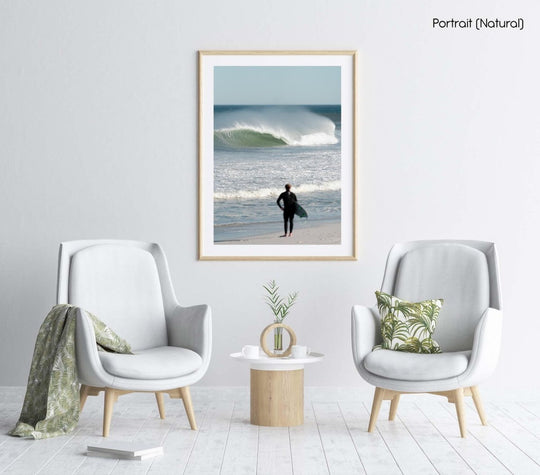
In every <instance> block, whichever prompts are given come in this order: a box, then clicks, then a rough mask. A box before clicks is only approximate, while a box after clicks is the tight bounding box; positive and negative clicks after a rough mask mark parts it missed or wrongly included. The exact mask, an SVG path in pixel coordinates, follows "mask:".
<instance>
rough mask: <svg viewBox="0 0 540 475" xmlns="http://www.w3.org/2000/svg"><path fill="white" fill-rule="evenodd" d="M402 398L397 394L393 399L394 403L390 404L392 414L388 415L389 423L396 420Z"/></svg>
mask: <svg viewBox="0 0 540 475" xmlns="http://www.w3.org/2000/svg"><path fill="white" fill-rule="evenodd" d="M400 396H401V395H400V394H396V395H395V396H394V397H393V398H392V402H391V403H390V413H389V414H388V420H389V421H393V420H394V419H395V418H396V413H397V408H398V405H399V397H400Z"/></svg>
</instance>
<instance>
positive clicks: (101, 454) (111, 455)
mask: <svg viewBox="0 0 540 475" xmlns="http://www.w3.org/2000/svg"><path fill="white" fill-rule="evenodd" d="M86 455H87V456H88V457H103V458H110V459H122V460H146V459H150V458H152V457H158V456H159V455H163V450H160V451H157V452H150V453H147V454H144V455H125V454H120V453H117V454H115V453H113V452H96V451H94V450H88V451H87V452H86Z"/></svg>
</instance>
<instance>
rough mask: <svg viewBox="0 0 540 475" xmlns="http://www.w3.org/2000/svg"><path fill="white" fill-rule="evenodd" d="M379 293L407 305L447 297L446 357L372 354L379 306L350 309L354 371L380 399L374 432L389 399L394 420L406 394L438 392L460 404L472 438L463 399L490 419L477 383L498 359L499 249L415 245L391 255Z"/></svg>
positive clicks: (441, 325)
mask: <svg viewBox="0 0 540 475" xmlns="http://www.w3.org/2000/svg"><path fill="white" fill-rule="evenodd" d="M381 291H382V292H385V293H388V294H391V295H394V296H396V297H398V298H400V299H403V300H407V301H409V302H419V301H422V300H428V299H439V298H442V299H444V305H443V307H442V309H441V312H440V316H439V319H438V323H437V327H436V329H435V332H434V334H433V338H434V339H435V340H436V341H437V342H438V343H439V344H440V346H441V349H442V351H443V353H441V354H419V353H405V352H401V351H392V350H376V351H372V348H373V346H374V345H376V344H379V343H380V342H381V339H382V338H381V334H380V333H381V330H380V326H381V323H380V317H379V312H378V309H377V307H376V306H375V307H364V306H360V305H356V306H354V307H353V309H352V348H353V357H354V362H355V364H356V368H357V370H358V372H359V373H360V376H362V378H363V379H365V380H366V381H367V382H368V383H370V384H372V385H374V386H375V387H376V389H375V395H374V398H373V406H372V409H371V418H370V422H369V427H368V431H369V432H371V431H373V430H374V428H375V424H376V421H377V416H378V413H379V410H380V407H381V402H382V401H383V400H390V401H391V404H390V417H389V419H390V420H393V419H394V417H395V416H396V411H397V408H398V404H399V398H400V395H401V394H405V393H425V392H428V393H434V394H440V395H443V396H446V397H447V398H448V401H449V402H452V403H455V405H456V411H457V417H458V422H459V427H460V432H461V436H462V437H465V435H466V426H465V414H464V406H463V404H464V403H463V397H464V396H466V395H470V396H472V397H473V400H474V403H475V406H476V409H477V411H478V414H479V416H480V419H481V422H482V424H486V417H485V414H484V411H483V408H482V402H481V399H480V394H479V391H478V388H477V385H478V384H479V383H480V382H482V381H483V380H484V379H486V378H487V377H488V376H490V375H491V374H492V373H493V372H494V370H495V368H496V365H497V361H498V358H499V350H500V342H501V331H502V330H501V329H502V311H501V292H500V285H499V272H498V259H497V250H496V248H495V245H494V244H493V243H490V242H482V241H454V240H452V241H413V242H406V243H400V244H396V245H395V246H394V247H393V248H392V249H391V250H390V253H389V255H388V260H387V262H386V269H385V272H384V278H383V283H382V287H381Z"/></svg>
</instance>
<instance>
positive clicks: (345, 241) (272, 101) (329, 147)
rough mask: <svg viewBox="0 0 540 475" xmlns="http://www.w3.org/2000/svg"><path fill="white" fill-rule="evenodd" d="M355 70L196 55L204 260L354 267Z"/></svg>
mask: <svg viewBox="0 0 540 475" xmlns="http://www.w3.org/2000/svg"><path fill="white" fill-rule="evenodd" d="M356 68H357V53H356V51H199V259H200V260H355V259H356V256H357V236H356V234H357V233H356V227H357V222H356V221H357V219H356V200H357V197H356V193H357V190H356V188H357V186H356V159H357V158H356V155H357V144H356V135H357V133H356V132H357V131H356V127H357V124H356V107H357V104H356V80H357V73H356ZM285 185H290V187H285ZM291 193H292V194H291ZM298 205H300V206H298ZM280 208H282V209H280ZM306 214H307V217H305V216H304V215H306ZM291 226H294V228H293V231H292V233H291Z"/></svg>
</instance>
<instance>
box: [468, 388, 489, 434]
mask: <svg viewBox="0 0 540 475" xmlns="http://www.w3.org/2000/svg"><path fill="white" fill-rule="evenodd" d="M470 390H471V394H472V398H473V401H474V405H475V407H476V412H478V416H479V417H480V422H482V425H483V426H487V418H486V413H485V412H484V406H483V405H482V399H480V392H479V391H478V386H471V387H470Z"/></svg>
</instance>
